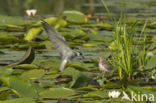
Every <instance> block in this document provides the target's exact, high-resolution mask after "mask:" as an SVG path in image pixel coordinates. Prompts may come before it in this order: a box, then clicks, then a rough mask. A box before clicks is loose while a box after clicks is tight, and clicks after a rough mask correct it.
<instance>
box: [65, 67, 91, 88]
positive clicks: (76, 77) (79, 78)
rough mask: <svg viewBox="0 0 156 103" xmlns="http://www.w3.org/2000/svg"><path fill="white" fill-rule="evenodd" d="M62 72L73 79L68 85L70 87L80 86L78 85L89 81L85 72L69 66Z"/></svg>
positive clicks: (84, 84) (83, 84)
mask: <svg viewBox="0 0 156 103" xmlns="http://www.w3.org/2000/svg"><path fill="white" fill-rule="evenodd" d="M63 74H65V75H71V76H72V78H73V81H72V82H71V84H70V87H72V88H80V87H84V86H87V85H88V83H89V80H90V78H89V76H88V75H87V73H83V72H80V71H78V70H75V69H74V68H71V67H68V68H67V69H66V70H65V71H64V72H63Z"/></svg>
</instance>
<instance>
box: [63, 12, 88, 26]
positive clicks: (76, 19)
mask: <svg viewBox="0 0 156 103" xmlns="http://www.w3.org/2000/svg"><path fill="white" fill-rule="evenodd" d="M62 16H65V17H66V20H67V21H69V22H71V23H85V15H84V14H83V13H82V12H79V11H74V10H72V11H64V12H63V13H62Z"/></svg>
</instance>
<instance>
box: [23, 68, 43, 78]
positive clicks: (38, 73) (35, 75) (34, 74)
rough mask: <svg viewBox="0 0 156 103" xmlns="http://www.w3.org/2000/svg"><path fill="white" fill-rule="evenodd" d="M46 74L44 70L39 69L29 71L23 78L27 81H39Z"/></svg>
mask: <svg viewBox="0 0 156 103" xmlns="http://www.w3.org/2000/svg"><path fill="white" fill-rule="evenodd" d="M44 74H45V71H44V70H38V69H34V70H29V71H27V72H24V73H23V74H22V75H21V77H23V78H25V79H39V78H41V77H42V76H43V75H44Z"/></svg>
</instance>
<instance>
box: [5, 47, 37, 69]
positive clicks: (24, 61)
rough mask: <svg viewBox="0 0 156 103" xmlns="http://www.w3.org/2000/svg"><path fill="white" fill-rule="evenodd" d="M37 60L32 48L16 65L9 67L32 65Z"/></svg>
mask: <svg viewBox="0 0 156 103" xmlns="http://www.w3.org/2000/svg"><path fill="white" fill-rule="evenodd" d="M34 58H35V52H34V50H33V48H32V47H29V48H28V50H27V51H26V53H25V55H24V56H23V57H22V58H21V59H20V60H19V61H18V62H16V63H13V64H11V65H9V66H8V67H14V66H16V65H19V64H30V63H32V62H33V60H34Z"/></svg>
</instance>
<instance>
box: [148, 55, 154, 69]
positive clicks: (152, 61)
mask: <svg viewBox="0 0 156 103" xmlns="http://www.w3.org/2000/svg"><path fill="white" fill-rule="evenodd" d="M155 62H156V55H155V56H152V57H151V58H150V60H148V61H147V65H146V68H156V63H155Z"/></svg>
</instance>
